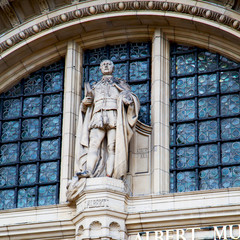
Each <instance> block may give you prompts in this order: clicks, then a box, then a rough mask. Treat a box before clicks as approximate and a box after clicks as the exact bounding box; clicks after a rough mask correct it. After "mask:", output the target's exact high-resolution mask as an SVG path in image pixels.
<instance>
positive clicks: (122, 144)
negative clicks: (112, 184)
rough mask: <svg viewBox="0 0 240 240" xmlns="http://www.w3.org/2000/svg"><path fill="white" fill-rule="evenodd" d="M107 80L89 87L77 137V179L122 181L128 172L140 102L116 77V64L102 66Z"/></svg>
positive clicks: (81, 109) (105, 61)
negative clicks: (116, 179) (114, 179)
mask: <svg viewBox="0 0 240 240" xmlns="http://www.w3.org/2000/svg"><path fill="white" fill-rule="evenodd" d="M100 69H101V72H102V74H103V77H102V79H101V80H100V81H98V82H97V83H96V84H95V85H93V87H92V88H91V87H90V85H89V84H85V97H84V99H83V100H82V103H81V106H80V113H79V121H78V127H77V128H78V129H77V134H76V154H75V160H76V164H77V165H78V169H77V176H78V178H82V177H100V176H108V177H114V178H121V177H122V176H124V175H125V174H126V171H127V159H128V144H129V141H130V139H131V137H132V134H133V128H134V126H135V124H136V122H137V118H138V112H139V108H140V104H139V100H138V98H137V96H136V95H135V94H133V93H132V92H131V89H130V86H129V85H128V84H127V83H126V82H125V81H124V80H121V79H116V78H114V77H113V75H112V73H113V71H114V64H113V62H112V61H110V60H104V61H102V62H101V64H100Z"/></svg>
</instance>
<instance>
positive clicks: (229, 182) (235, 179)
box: [222, 166, 240, 188]
mask: <svg viewBox="0 0 240 240" xmlns="http://www.w3.org/2000/svg"><path fill="white" fill-rule="evenodd" d="M222 185H223V187H224V188H229V187H240V166H234V167H226V168H223V169H222Z"/></svg>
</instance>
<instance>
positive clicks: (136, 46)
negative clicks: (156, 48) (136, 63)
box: [130, 43, 149, 59]
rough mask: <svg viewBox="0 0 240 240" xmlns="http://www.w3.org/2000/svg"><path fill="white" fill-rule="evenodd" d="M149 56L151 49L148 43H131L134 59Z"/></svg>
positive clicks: (131, 54) (131, 52) (131, 55)
mask: <svg viewBox="0 0 240 240" xmlns="http://www.w3.org/2000/svg"><path fill="white" fill-rule="evenodd" d="M147 56H149V49H148V44H147V43H131V44H130V57H131V58H132V59H135V58H142V57H147Z"/></svg>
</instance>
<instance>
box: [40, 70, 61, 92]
mask: <svg viewBox="0 0 240 240" xmlns="http://www.w3.org/2000/svg"><path fill="white" fill-rule="evenodd" d="M62 87H63V74H62V73H61V72H55V73H47V74H45V75H44V92H56V91H60V90H61V89H62Z"/></svg>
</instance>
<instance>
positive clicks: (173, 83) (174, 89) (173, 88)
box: [170, 80, 176, 97]
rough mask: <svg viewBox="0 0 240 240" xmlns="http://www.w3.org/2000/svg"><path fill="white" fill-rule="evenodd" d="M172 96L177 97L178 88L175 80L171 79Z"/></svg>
mask: <svg viewBox="0 0 240 240" xmlns="http://www.w3.org/2000/svg"><path fill="white" fill-rule="evenodd" d="M170 93H171V96H172V97H175V96H176V88H175V80H172V81H171V92H170Z"/></svg>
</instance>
